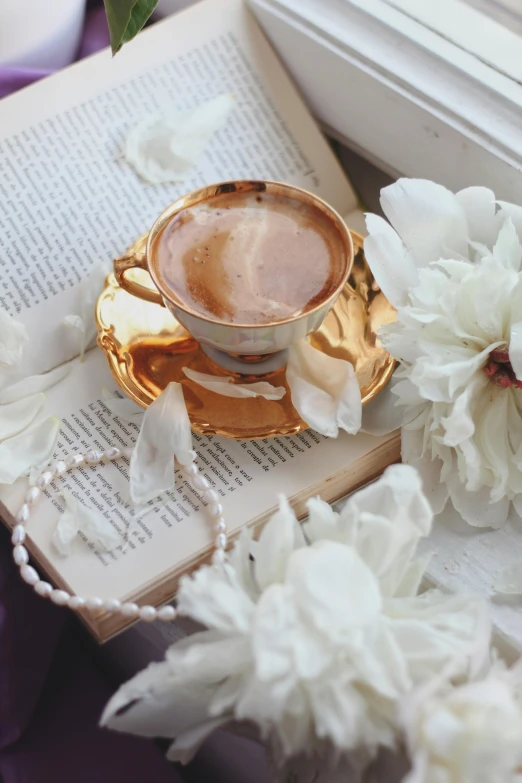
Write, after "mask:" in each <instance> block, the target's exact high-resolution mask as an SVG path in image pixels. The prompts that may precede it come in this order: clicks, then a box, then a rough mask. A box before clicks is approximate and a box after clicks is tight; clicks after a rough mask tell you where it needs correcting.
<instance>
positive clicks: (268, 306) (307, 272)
mask: <svg viewBox="0 0 522 783" xmlns="http://www.w3.org/2000/svg"><path fill="white" fill-rule="evenodd" d="M342 258H343V249H342V245H341V239H340V237H339V236H338V232H337V230H336V229H335V228H334V227H333V226H332V224H331V222H330V220H329V219H328V218H327V217H325V216H324V215H323V213H322V212H321V211H320V210H319V209H317V208H316V207H313V206H310V205H307V204H303V203H301V202H299V201H296V200H293V199H290V198H286V197H282V196H273V195H268V194H256V193H253V194H252V193H248V194H238V193H231V194H223V195H220V196H216V197H215V198H213V199H212V200H209V201H206V202H203V203H201V204H198V205H195V206H194V207H190V208H187V209H185V210H183V211H182V212H180V213H179V214H178V215H177V216H176V217H175V218H174V219H173V220H172V222H171V223H169V224H168V225H167V227H166V228H165V230H164V231H163V233H162V235H161V236H160V239H159V242H158V245H157V266H156V269H157V272H158V274H159V276H160V277H161V278H162V279H163V280H164V282H165V284H166V285H167V286H168V287H169V288H170V289H171V291H172V293H173V294H174V295H175V297H176V298H177V299H178V300H179V301H180V302H181V303H182V304H183V305H185V306H188V307H189V308H190V309H192V310H194V311H196V312H197V313H199V314H202V315H206V316H208V317H210V318H215V319H217V320H220V321H225V322H228V323H237V324H263V323H270V322H272V321H281V320H284V319H286V318H288V317H290V316H294V315H299V314H300V313H303V312H305V311H307V310H310V309H311V308H313V307H315V306H316V305H318V304H319V303H320V302H322V301H323V300H324V299H326V298H328V296H329V295H330V294H331V293H333V291H334V290H335V288H336V286H337V285H338V282H339V278H340V275H341V274H342V268H341V267H342Z"/></svg>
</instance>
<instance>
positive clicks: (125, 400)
mask: <svg viewBox="0 0 522 783" xmlns="http://www.w3.org/2000/svg"><path fill="white" fill-rule="evenodd" d="M102 398H103V401H104V403H105V404H106V405H107V407H108V408H109V410H110V411H111V412H112V414H113V415H114V416H117V417H118V418H119V419H124V421H134V422H136V423H139V421H140V419H141V417H142V416H143V415H144V413H145V410H144V409H143V408H140V406H139V405H138V404H137V403H136V402H134V400H131V399H130V398H129V397H118V395H117V394H113V393H112V392H110V391H109V390H108V389H102Z"/></svg>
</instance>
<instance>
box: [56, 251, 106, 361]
mask: <svg viewBox="0 0 522 783" xmlns="http://www.w3.org/2000/svg"><path fill="white" fill-rule="evenodd" d="M109 272H110V268H109V267H108V266H107V264H106V263H105V264H104V263H103V262H101V261H98V262H97V263H96V264H94V266H93V268H92V269H91V272H90V274H89V276H88V277H87V278H85V279H84V280H82V282H81V283H80V285H79V286H78V290H77V293H76V297H77V312H76V313H70V314H68V315H66V316H65V317H64V319H63V325H64V327H65V328H66V329H68V330H70V332H71V333H72V334H73V335H74V338H73V339H74V342H75V345H76V350H77V351H78V353H79V355H80V358H81V359H82V360H83V356H84V353H85V351H86V350H88V349H89V348H91V347H92V346H93V345H94V343H95V340H96V336H97V327H96V321H95V318H94V309H95V306H96V301H97V299H98V297H99V295H100V294H101V292H102V291H103V286H104V284H105V278H106V277H107V275H108V274H109Z"/></svg>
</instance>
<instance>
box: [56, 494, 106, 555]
mask: <svg viewBox="0 0 522 783" xmlns="http://www.w3.org/2000/svg"><path fill="white" fill-rule="evenodd" d="M62 495H63V498H64V500H65V510H64V512H63V514H61V516H60V518H59V519H58V522H57V524H56V529H55V531H54V533H53V538H52V541H53V544H54V546H55V547H56V549H57V550H58V552H59V553H60V554H61V555H64V556H66V555H69V554H70V553H71V543H72V542H73V541H74V539H75V538H76V536H77V534H78V531H79V530H81V531H82V533H84V534H85V535H86V536H87V538H89V539H90V540H91V541H97V542H98V543H99V544H101V545H102V546H103V547H105V549H107V550H110V549H114V547H115V546H118V544H120V543H121V539H120V536H119V533H118V532H117V531H116V530H115V529H114V528H113V527H112V525H111V523H110V522H109V520H108V519H105V517H102V516H101V514H100V513H99V512H98V511H95V509H93V508H91V507H90V506H85V505H84V504H83V503H80V502H79V501H78V500H77V499H76V498H75V497H73V496H72V495H71V493H70V492H67V491H66V490H64V491H62Z"/></svg>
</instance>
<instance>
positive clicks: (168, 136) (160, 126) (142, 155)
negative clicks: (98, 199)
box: [124, 93, 235, 184]
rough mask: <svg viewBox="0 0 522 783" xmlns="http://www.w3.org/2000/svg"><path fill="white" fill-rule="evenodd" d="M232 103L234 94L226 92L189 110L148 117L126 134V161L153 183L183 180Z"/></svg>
mask: <svg viewBox="0 0 522 783" xmlns="http://www.w3.org/2000/svg"><path fill="white" fill-rule="evenodd" d="M234 105H235V99H234V96H233V95H232V94H231V93H227V94H224V95H219V96H218V97H217V98H213V99H212V100H210V101H207V102H206V103H202V104H201V105H200V106H197V107H196V108H195V109H191V110H189V111H183V112H180V111H174V112H170V113H169V114H159V115H153V116H151V117H148V118H147V119H145V120H143V121H142V122H140V123H138V124H137V125H135V126H134V127H133V128H132V129H131V130H130V132H129V134H128V136H127V140H126V144H125V153H124V154H125V158H126V160H127V162H128V163H129V164H130V165H131V166H132V167H133V168H134V170H135V171H136V172H137V173H138V174H139V175H140V177H141V178H142V179H144V180H145V181H146V182H150V183H152V184H159V183H162V182H177V181H181V180H183V179H185V177H186V175H187V173H188V172H189V171H190V169H191V168H192V166H193V165H194V164H195V163H196V161H197V160H198V158H199V157H200V156H201V155H202V153H203V152H204V150H205V147H206V146H207V144H208V143H209V141H210V139H211V138H212V136H213V135H214V134H215V133H216V132H217V131H218V130H220V129H221V128H222V127H223V126H224V125H225V123H226V121H227V119H228V117H229V115H230V112H231V111H232V109H233V108H234Z"/></svg>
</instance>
